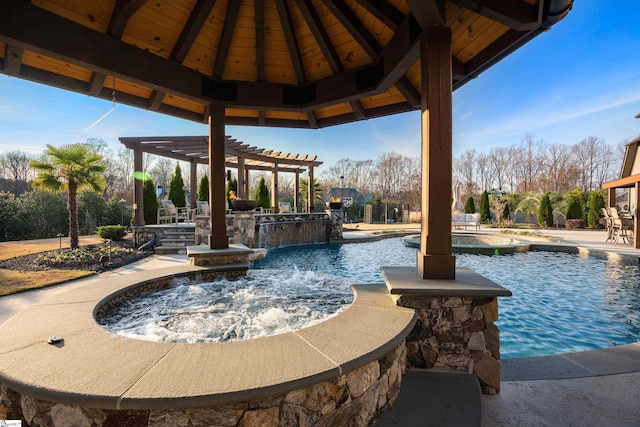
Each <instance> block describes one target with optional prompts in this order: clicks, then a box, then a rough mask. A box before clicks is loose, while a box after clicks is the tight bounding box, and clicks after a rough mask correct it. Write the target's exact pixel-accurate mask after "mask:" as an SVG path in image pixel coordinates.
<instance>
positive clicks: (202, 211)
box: [195, 200, 211, 215]
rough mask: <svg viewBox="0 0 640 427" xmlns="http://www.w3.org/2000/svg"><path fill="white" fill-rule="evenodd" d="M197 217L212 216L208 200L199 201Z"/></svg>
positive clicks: (197, 203)
mask: <svg viewBox="0 0 640 427" xmlns="http://www.w3.org/2000/svg"><path fill="white" fill-rule="evenodd" d="M195 214H196V215H211V210H210V209H209V202H208V201H206V200H198V201H197V202H196V212H195Z"/></svg>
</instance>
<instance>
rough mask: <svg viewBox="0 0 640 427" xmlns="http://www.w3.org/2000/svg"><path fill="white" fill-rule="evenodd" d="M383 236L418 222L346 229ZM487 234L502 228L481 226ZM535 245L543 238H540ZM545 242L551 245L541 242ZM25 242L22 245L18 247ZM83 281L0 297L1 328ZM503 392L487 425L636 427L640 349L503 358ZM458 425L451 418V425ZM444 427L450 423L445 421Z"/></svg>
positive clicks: (485, 408)
mask: <svg viewBox="0 0 640 427" xmlns="http://www.w3.org/2000/svg"><path fill="white" fill-rule="evenodd" d="M382 230H386V231H388V230H404V231H414V232H415V231H419V227H418V226H417V225H416V224H393V225H387V226H384V225H373V226H372V225H368V226H366V227H365V225H364V224H363V225H360V227H359V228H358V229H357V230H345V233H344V234H345V235H344V238H345V240H348V239H353V238H356V239H357V238H361V237H366V236H374V235H376V234H374V233H376V232H378V231H382ZM481 232H483V233H497V232H498V230H497V229H493V228H484V227H483V228H482V229H481ZM541 233H542V234H544V235H546V236H551V238H552V240H551V241H552V242H555V243H558V244H567V245H572V246H576V247H580V248H584V249H588V250H593V251H604V252H609V253H617V254H623V255H628V256H634V257H638V259H639V260H640V251H639V250H636V249H633V248H631V247H630V245H628V244H618V245H616V246H611V245H609V244H608V243H605V242H604V240H605V239H606V236H605V232H604V231H586V230H560V229H549V230H542V231H541ZM536 240H537V239H536ZM540 240H546V239H540ZM16 244H19V243H16ZM185 262H188V259H187V257H186V255H162V256H157V255H156V256H153V257H150V258H146V259H144V260H141V261H139V262H137V263H134V264H131V265H129V266H126V267H123V268H120V269H118V270H114V271H110V272H107V273H103V274H101V275H100V276H101V278H103V279H105V280H109V278H110V277H113V276H119V275H123V274H128V273H131V272H138V271H145V270H149V269H156V268H163V267H169V266H176V265H179V264H181V263H185ZM86 280H90V279H82V280H78V281H74V282H71V283H67V284H63V285H58V286H54V287H50V288H46V289H42V290H37V291H31V292H26V293H22V294H16V295H10V296H6V297H2V298H0V324H2V323H4V322H5V321H6V320H7V319H9V318H10V317H12V316H13V315H14V314H16V313H18V312H20V311H22V310H24V309H26V308H28V307H30V306H31V305H33V304H34V303H36V302H39V301H42V300H44V299H47V298H50V297H52V296H54V295H57V294H59V293H61V292H66V291H67V290H69V289H72V288H77V287H79V286H83V284H84V283H85V281H86ZM502 363H503V382H502V391H501V392H500V394H498V395H495V396H482V398H481V406H482V408H481V413H482V415H481V418H482V425H485V426H527V425H531V426H539V425H545V426H556V425H576V426H578V425H580V426H601V425H607V426H637V425H638V420H640V405H638V402H640V387H638V384H639V383H640V343H636V344H631V345H628V346H622V347H618V348H613V349H607V350H597V351H590V352H584V353H573V354H568V355H560V356H548V357H537V358H523V359H504V360H503V361H502ZM450 421H453V420H450ZM440 425H452V424H450V423H447V420H443V421H442V423H441V424H440Z"/></svg>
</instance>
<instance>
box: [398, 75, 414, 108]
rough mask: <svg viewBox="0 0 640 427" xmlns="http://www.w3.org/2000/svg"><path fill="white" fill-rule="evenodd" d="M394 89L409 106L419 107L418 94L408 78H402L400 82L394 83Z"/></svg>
mask: <svg viewBox="0 0 640 427" xmlns="http://www.w3.org/2000/svg"><path fill="white" fill-rule="evenodd" d="M396 88H397V89H398V90H399V91H400V93H401V94H402V96H404V98H405V99H406V100H407V102H408V103H409V104H411V106H413V107H415V108H417V107H418V106H419V105H420V93H419V92H418V90H417V89H416V88H415V87H413V85H412V84H411V82H410V81H409V79H408V78H406V77H404V76H402V77H401V78H400V80H398V81H397V82H396Z"/></svg>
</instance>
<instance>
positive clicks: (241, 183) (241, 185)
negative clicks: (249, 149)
mask: <svg viewBox="0 0 640 427" xmlns="http://www.w3.org/2000/svg"><path fill="white" fill-rule="evenodd" d="M247 193H248V190H247V179H246V174H245V169H244V157H240V156H238V197H240V198H241V199H246V198H247Z"/></svg>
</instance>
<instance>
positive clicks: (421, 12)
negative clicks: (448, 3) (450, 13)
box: [406, 0, 445, 28]
mask: <svg viewBox="0 0 640 427" xmlns="http://www.w3.org/2000/svg"><path fill="white" fill-rule="evenodd" d="M406 1H407V5H408V6H409V9H411V14H412V15H413V16H414V17H415V18H416V20H417V21H418V23H419V24H420V26H421V27H422V28H428V27H431V26H444V25H445V19H444V1H442V0H406Z"/></svg>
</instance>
